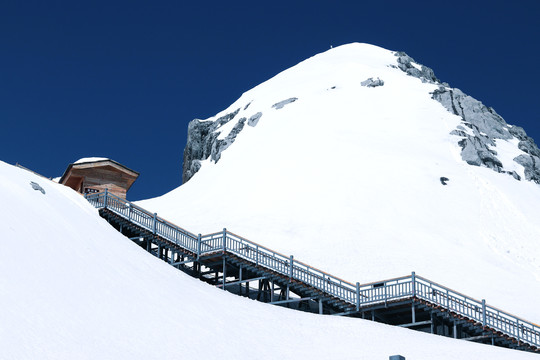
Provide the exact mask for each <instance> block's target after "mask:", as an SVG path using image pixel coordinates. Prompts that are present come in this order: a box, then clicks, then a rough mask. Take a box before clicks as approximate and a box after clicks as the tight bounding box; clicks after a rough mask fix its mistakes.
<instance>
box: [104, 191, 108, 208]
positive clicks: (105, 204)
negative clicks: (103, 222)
mask: <svg viewBox="0 0 540 360" xmlns="http://www.w3.org/2000/svg"><path fill="white" fill-rule="evenodd" d="M108 193H109V189H105V198H104V199H103V207H104V208H105V209H106V208H107V198H108V196H107V195H108Z"/></svg>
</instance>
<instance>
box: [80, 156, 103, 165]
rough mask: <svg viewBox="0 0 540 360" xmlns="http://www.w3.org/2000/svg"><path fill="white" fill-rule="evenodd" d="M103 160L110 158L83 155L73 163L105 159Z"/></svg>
mask: <svg viewBox="0 0 540 360" xmlns="http://www.w3.org/2000/svg"><path fill="white" fill-rule="evenodd" d="M105 160H110V159H109V158H105V157H85V158H82V159H79V160H77V161H75V162H74V164H82V163H89V162H96V161H105Z"/></svg>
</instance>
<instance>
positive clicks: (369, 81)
mask: <svg viewBox="0 0 540 360" xmlns="http://www.w3.org/2000/svg"><path fill="white" fill-rule="evenodd" d="M360 85H362V86H366V87H377V86H383V85H384V81H383V80H381V79H379V78H377V79H376V80H373V78H368V79H366V80H364V81H362V82H361V83H360Z"/></svg>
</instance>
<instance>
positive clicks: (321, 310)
mask: <svg viewBox="0 0 540 360" xmlns="http://www.w3.org/2000/svg"><path fill="white" fill-rule="evenodd" d="M319 314H321V315H322V314H323V306H322V299H319Z"/></svg>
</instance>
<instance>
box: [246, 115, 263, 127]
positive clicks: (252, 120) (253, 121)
mask: <svg viewBox="0 0 540 360" xmlns="http://www.w3.org/2000/svg"><path fill="white" fill-rule="evenodd" d="M261 116H262V112H260V111H259V112H258V113H256V114H254V115H252V116H251V117H250V118H249V120H248V125H249V126H252V127H255V126H256V125H257V123H258V122H259V119H260V118H261Z"/></svg>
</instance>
